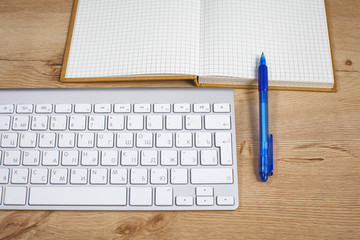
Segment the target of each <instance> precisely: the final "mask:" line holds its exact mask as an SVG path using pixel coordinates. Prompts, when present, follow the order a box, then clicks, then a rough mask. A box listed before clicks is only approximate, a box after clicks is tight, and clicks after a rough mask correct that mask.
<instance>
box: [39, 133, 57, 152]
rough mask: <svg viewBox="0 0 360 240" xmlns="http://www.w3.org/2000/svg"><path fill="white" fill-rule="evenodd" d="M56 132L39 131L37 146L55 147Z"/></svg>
mask: <svg viewBox="0 0 360 240" xmlns="http://www.w3.org/2000/svg"><path fill="white" fill-rule="evenodd" d="M55 139H56V134H55V133H51V132H47V133H40V135H39V147H41V148H53V147H55Z"/></svg>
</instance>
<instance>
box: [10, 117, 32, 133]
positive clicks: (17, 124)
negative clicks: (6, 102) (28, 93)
mask: <svg viewBox="0 0 360 240" xmlns="http://www.w3.org/2000/svg"><path fill="white" fill-rule="evenodd" d="M28 128H29V116H21V115H19V116H15V117H14V119H13V126H12V129H13V130H17V131H19V130H21V131H24V130H28Z"/></svg>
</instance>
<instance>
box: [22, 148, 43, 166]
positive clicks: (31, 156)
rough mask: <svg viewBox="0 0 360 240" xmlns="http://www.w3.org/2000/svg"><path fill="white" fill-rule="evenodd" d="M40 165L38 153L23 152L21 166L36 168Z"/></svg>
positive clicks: (34, 151)
mask: <svg viewBox="0 0 360 240" xmlns="http://www.w3.org/2000/svg"><path fill="white" fill-rule="evenodd" d="M39 164H40V151H38V150H32V151H24V153H23V165H24V166H38V165H39Z"/></svg>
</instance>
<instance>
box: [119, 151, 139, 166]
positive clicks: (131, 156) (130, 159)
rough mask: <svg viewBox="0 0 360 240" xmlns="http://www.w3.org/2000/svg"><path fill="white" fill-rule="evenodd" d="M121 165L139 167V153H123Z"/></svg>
mask: <svg viewBox="0 0 360 240" xmlns="http://www.w3.org/2000/svg"><path fill="white" fill-rule="evenodd" d="M121 165H123V166H136V165H138V153H137V151H136V150H129V151H124V150H123V151H121Z"/></svg>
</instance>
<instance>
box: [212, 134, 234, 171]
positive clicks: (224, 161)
mask: <svg viewBox="0 0 360 240" xmlns="http://www.w3.org/2000/svg"><path fill="white" fill-rule="evenodd" d="M215 146H216V147H220V164H221V165H232V163H233V160H232V147H231V146H232V144H231V133H229V132H216V133H215Z"/></svg>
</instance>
